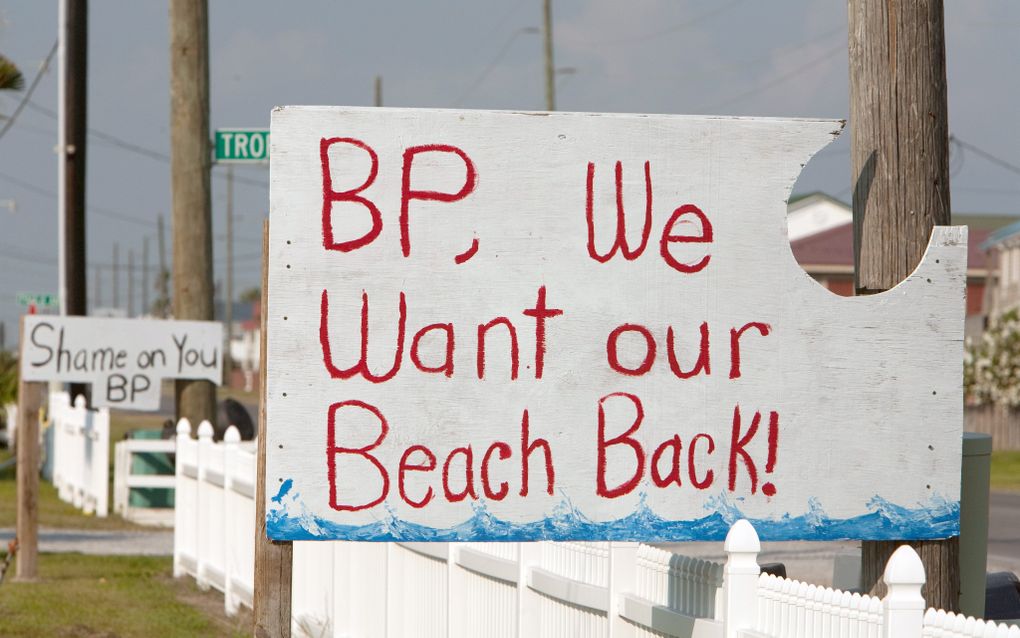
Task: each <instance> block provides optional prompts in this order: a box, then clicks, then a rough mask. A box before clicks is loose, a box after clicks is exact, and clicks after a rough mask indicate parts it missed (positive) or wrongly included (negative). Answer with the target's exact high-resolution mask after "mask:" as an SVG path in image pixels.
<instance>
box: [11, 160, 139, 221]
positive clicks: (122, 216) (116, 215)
mask: <svg viewBox="0 0 1020 638" xmlns="http://www.w3.org/2000/svg"><path fill="white" fill-rule="evenodd" d="M0 179H2V180H4V181H7V182H10V183H11V184H14V185H15V186H18V187H20V188H23V189H25V190H27V191H30V192H33V193H35V194H37V195H40V196H42V197H46V198H48V199H56V198H57V194H56V193H54V192H53V191H51V190H48V189H45V188H43V187H41V186H37V185H36V184H33V183H31V182H27V181H25V180H23V179H19V178H17V177H14V176H13V175H8V174H7V173H0ZM87 210H88V211H89V212H91V213H95V214H96V215H100V216H102V217H109V218H111V219H116V220H119V221H122V222H128V223H129V224H137V225H139V226H145V227H147V228H152V227H155V225H156V222H150V221H146V220H144V219H139V218H137V217H134V216H133V215H128V214H126V213H122V212H119V211H116V210H112V209H109V208H105V207H103V206H94V205H91V204H90V205H89V206H88V207H87Z"/></svg>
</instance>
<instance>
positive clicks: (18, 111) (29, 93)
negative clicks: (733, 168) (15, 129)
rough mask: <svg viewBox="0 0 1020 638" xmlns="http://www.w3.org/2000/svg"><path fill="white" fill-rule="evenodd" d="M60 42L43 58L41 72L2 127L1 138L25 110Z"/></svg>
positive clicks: (37, 74) (55, 43) (0, 130)
mask: <svg viewBox="0 0 1020 638" xmlns="http://www.w3.org/2000/svg"><path fill="white" fill-rule="evenodd" d="M58 44H59V40H58V41H55V42H54V43H53V48H51V49H50V52H49V53H48V54H47V55H46V59H45V60H43V63H42V66H40V67H39V72H38V73H36V74H35V77H34V78H32V84H30V85H29V87H28V90H27V91H25V95H24V96H23V97H22V98H21V102H19V103H18V107H17V108H16V109H14V113H12V114H11V117H10V118H9V119H8V120H7V122H6V123H5V124H4V127H3V128H2V129H0V138H2V137H3V136H4V134H5V133H6V132H7V131H9V130H10V128H11V127H12V126H14V123H15V122H16V121H17V120H18V116H19V115H21V111H22V110H24V108H25V105H26V104H28V101H29V100H30V99H32V93H34V92H35V87H37V86H39V81H40V80H42V76H43V74H44V73H46V69H48V68H49V66H50V61H51V60H53V56H54V55H55V54H56V52H57V45H58Z"/></svg>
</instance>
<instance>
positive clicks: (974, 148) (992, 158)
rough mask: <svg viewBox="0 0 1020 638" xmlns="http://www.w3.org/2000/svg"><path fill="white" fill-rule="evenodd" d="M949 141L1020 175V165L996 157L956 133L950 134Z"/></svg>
mask: <svg viewBox="0 0 1020 638" xmlns="http://www.w3.org/2000/svg"><path fill="white" fill-rule="evenodd" d="M949 141H950V142H952V143H954V144H957V145H959V146H961V147H963V148H965V149H967V150H969V151H973V152H974V153H976V154H978V155H980V156H981V157H983V158H985V159H986V160H988V161H989V162H991V163H992V164H995V165H997V166H999V167H1001V168H1004V169H1006V170H1007V171H1012V172H1014V173H1016V174H1018V175H1020V166H1017V165H1016V164H1012V163H1010V162H1007V161H1006V160H1004V159H1001V158H999V157H996V156H995V155H992V154H991V153H989V152H988V151H985V150H982V149H980V148H978V147H977V146H974V145H973V144H970V143H969V142H964V141H963V140H961V139H960V138H959V137H957V136H955V135H950V136H949Z"/></svg>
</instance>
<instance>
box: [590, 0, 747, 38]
mask: <svg viewBox="0 0 1020 638" xmlns="http://www.w3.org/2000/svg"><path fill="white" fill-rule="evenodd" d="M745 1H746V0H733V1H732V2H730V3H728V4H724V5H723V6H721V7H716V8H715V9H712V10H710V11H706V12H704V13H700V14H698V15H696V16H694V17H693V18H690V19H689V20H685V21H684V22H681V23H679V24H674V25H672V26H669V27H665V28H663V29H657V30H655V31H650V32H648V33H643V34H640V35H631V36H626V37H623V38H618V39H616V40H604V41H602V42H599V43H598V44H599V46H617V45H620V44H631V43H633V42H647V41H648V40H654V39H656V38H661V37H662V36H665V35H670V34H673V33H676V32H678V31H683V30H684V29H687V28H690V27H692V26H694V25H696V24H698V23H701V22H704V21H705V20H708V19H710V18H714V17H715V16H717V15H719V14H721V13H724V12H726V11H729V10H730V9H732V8H733V7H735V6H737V5H738V4H742V3H743V2H745Z"/></svg>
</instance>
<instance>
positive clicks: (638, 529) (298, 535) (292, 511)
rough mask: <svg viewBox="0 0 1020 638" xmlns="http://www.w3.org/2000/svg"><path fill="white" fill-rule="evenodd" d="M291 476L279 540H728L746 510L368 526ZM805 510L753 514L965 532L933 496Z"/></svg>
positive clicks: (794, 527)
mask: <svg viewBox="0 0 1020 638" xmlns="http://www.w3.org/2000/svg"><path fill="white" fill-rule="evenodd" d="M292 485H293V484H292V482H291V481H290V480H288V481H286V482H285V483H284V484H283V485H282V486H281V488H280V491H279V493H277V495H276V496H275V497H273V498H272V499H271V500H272V502H273V505H272V507H271V508H270V510H269V512H267V515H266V530H267V533H268V535H269V537H270V538H272V539H274V540H321V539H344V540H356V541H404V542H418V541H464V540H473V541H496V542H499V541H504V542H509V541H536V540H551V541H562V540H613V541H644V542H669V541H693V540H723V539H724V538H725V537H726V533H727V532H728V531H729V529H730V526H731V525H732V524H733V523H735V522H736V521H737V520H739V519H741V518H748V517H746V516H744V515H743V514H742V513H741V511H740V510H739V508H738V507H737V506H736V505H734V504H733V503H731V502H730V501H729V500H727V499H726V497H725V495H720V496H718V497H715V498H712V499H709V502H708V503H706V509H707V510H709V513H708V514H707V515H706V516H704V517H702V518H697V519H693V520H689V521H675V520H666V519H663V518H661V517H660V516H658V515H657V514H656V513H655V512H653V511H652V510H651V509H649V508H648V506H647V505H646V503H645V499H644V497H642V498H641V501H640V503H639V506H638V508H637V509H636V510H635V511H634V512H633V513H632V514H630V515H628V516H625V517H623V518H620V519H617V520H614V521H600V522H596V521H592V520H589V519H588V518H586V517H585V516H584V515H583V514H582V513H580V512H579V511H577V510H576V509H575V508H574V507H573V505H571V503H570V502H569V501H568V500H564V501H563V502H561V503H560V504H559V505H558V506H556V507H555V508H554V509H553V511H552V513H551V514H550V516H548V517H547V518H544V519H542V520H538V521H533V522H528V523H511V522H508V521H504V520H501V519H499V518H496V517H495V516H493V515H492V514H491V513H490V512H489V511H488V509H487V508H486V506H485V503H483V502H479V503H476V504H473V509H474V514H473V515H472V516H471V518H469V519H467V520H466V521H464V522H462V523H460V524H459V525H454V526H453V527H449V528H445V529H438V528H435V527H429V526H427V525H420V524H417V523H412V522H409V521H405V520H402V519H400V518H398V517H397V516H395V515H394V513H393V511H392V510H390V509H389V508H387V516H385V517H384V518H383V519H380V520H378V521H375V522H373V523H369V524H366V525H343V524H340V523H335V522H333V521H329V520H326V519H323V518H321V517H318V516H315V515H313V514H311V513H310V512H309V511H308V510H307V508H306V507H305V506H304V504H303V502H302V501H301V500H300V495H299V494H297V493H293V494H291V493H290V492H291V487H292ZM808 505H809V508H808V511H807V512H806V513H805V514H802V515H800V516H789V515H784V516H781V517H779V518H764V519H754V518H748V520H749V521H750V522H751V524H752V525H754V529H755V530H756V531H757V532H758V536H759V537H760V538H761V539H762V540H766V541H785V540H855V539H871V540H882V539H889V540H901V539H911V540H922V539H935V538H948V537H950V536H956V535H958V534H959V533H960V504H959V502H958V501H947V500H945V499H943V498H940V497H937V496H936V497H933V498H932V499H931V500H930V501H929V502H928V503H927V504H924V505H919V506H918V507H915V508H909V507H904V506H901V505H897V504H895V503H891V502H889V501H887V500H885V499H883V498H881V497H879V496H875V497H874V498H872V499H871V501H869V502H868V506H867V507H868V512H867V513H866V514H862V515H860V516H855V517H852V518H845V519H833V518H830V517H829V516H828V515H827V514H826V513H825V512H824V511H823V510H822V508H821V506H820V504H819V503H818V501H817V500H814V499H812V500H811V501H810V502H809V503H808Z"/></svg>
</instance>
